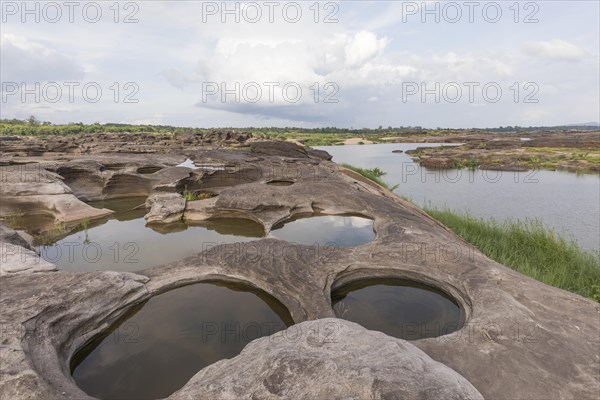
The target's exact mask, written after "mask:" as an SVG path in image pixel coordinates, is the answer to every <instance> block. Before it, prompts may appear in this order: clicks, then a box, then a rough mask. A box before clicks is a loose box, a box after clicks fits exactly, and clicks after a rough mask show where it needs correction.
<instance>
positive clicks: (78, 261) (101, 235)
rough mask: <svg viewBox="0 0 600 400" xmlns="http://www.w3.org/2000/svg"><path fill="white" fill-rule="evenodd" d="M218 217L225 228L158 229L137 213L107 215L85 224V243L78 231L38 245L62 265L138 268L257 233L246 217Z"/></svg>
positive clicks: (244, 239) (68, 267)
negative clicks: (105, 218) (125, 216)
mask: <svg viewBox="0 0 600 400" xmlns="http://www.w3.org/2000/svg"><path fill="white" fill-rule="evenodd" d="M219 223H220V225H221V226H222V227H223V229H224V231H225V232H227V233H228V234H223V233H219V232H216V231H214V230H210V229H207V228H206V227H202V226H189V227H187V229H185V230H183V231H180V232H172V233H167V234H161V233H158V232H156V231H154V230H152V229H151V228H149V227H146V221H145V220H144V219H143V218H137V219H133V220H129V221H118V220H116V219H113V220H109V221H107V222H106V223H104V224H102V225H100V226H96V227H93V228H89V229H88V232H87V241H88V242H87V243H86V233H85V232H84V231H80V232H77V233H74V234H72V235H69V236H67V237H65V238H64V239H61V240H59V241H58V242H57V243H55V244H53V245H50V246H47V247H42V248H41V249H40V251H41V254H42V257H43V258H44V259H46V260H48V261H50V262H53V263H55V264H56V265H58V267H59V268H60V269H62V270H67V271H75V272H87V271H96V270H112V271H138V270H141V269H144V268H148V267H153V266H157V265H160V264H164V263H168V262H173V261H177V260H181V259H183V258H185V257H188V256H191V255H194V254H196V253H200V252H201V251H203V250H206V249H208V248H211V247H212V246H214V245H215V244H221V243H234V242H248V241H251V240H255V239H256V238H257V237H260V236H262V232H261V231H262V227H261V226H259V225H258V224H256V223H254V222H251V221H249V220H241V219H229V220H226V219H224V220H222V221H221V220H220V222H219ZM182 227H183V228H185V226H182ZM242 235H244V236H242ZM248 235H249V236H248Z"/></svg>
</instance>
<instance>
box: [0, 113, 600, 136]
mask: <svg viewBox="0 0 600 400" xmlns="http://www.w3.org/2000/svg"><path fill="white" fill-rule="evenodd" d="M221 129H227V130H232V131H249V132H252V133H261V134H267V135H271V134H272V135H275V136H276V135H286V134H287V135H289V134H294V133H295V134H311V133H314V134H347V135H360V136H365V135H378V136H393V135H402V134H420V133H423V134H426V133H435V132H440V131H441V132H442V133H453V132H454V133H461V132H464V131H474V130H475V131H480V132H494V133H496V132H532V131H541V130H546V131H547V130H578V131H582V130H588V131H589V130H597V129H598V124H590V125H565V126H553V127H547V126H546V127H545V126H529V127H523V126H505V127H503V126H501V127H498V128H483V129H478V128H472V129H448V128H440V127H438V128H437V129H424V128H422V127H421V126H399V127H392V126H388V127H387V128H384V127H383V126H381V125H380V126H379V127H378V128H375V129H371V128H337V127H334V126H328V127H323V128H298V127H291V126H286V127H262V128H256V127H247V128H228V127H223V128H221ZM209 130H210V129H203V128H191V127H178V126H171V125H130V124H121V123H106V124H100V123H94V124H83V123H81V122H70V123H68V124H60V125H54V124H52V123H51V122H49V121H40V120H38V119H37V118H36V117H35V116H33V115H32V116H30V117H29V118H27V119H24V120H21V119H14V118H13V119H0V135H2V136H50V135H77V134H86V133H150V134H160V133H168V134H172V133H178V132H181V133H202V132H206V131H209Z"/></svg>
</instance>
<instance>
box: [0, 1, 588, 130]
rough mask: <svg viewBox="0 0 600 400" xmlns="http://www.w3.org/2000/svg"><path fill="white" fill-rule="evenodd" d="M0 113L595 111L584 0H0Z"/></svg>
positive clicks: (196, 121)
mask: <svg viewBox="0 0 600 400" xmlns="http://www.w3.org/2000/svg"><path fill="white" fill-rule="evenodd" d="M1 13H2V15H1V23H0V28H1V29H0V32H1V47H0V78H1V79H0V80H1V81H2V87H1V97H2V99H1V102H2V103H1V111H0V114H1V115H0V116H1V118H19V119H24V118H27V117H28V116H30V115H34V116H36V117H37V118H38V119H40V120H44V121H51V122H52V123H68V122H84V123H95V122H99V123H108V122H118V123H131V124H147V123H148V124H165V125H176V126H193V127H249V126H255V127H269V126H281V127H284V126H296V127H307V128H312V127H328V126H337V127H344V128H363V127H368V128H377V127H379V126H383V127H388V126H393V127H397V126H422V127H425V128H436V127H444V128H471V127H481V128H484V127H498V126H508V125H512V126H514V125H520V126H539V125H546V126H551V125H564V124H577V123H587V122H598V121H600V63H599V49H600V43H599V41H600V39H599V38H600V27H599V25H600V2H598V1H595V0H594V1H535V2H532V1H519V2H517V1H497V2H489V1H484V2H478V1H472V2H468V1H457V2H452V1H445V2H432V1H417V2H410V1H338V2H336V1H329V2H327V1H325V2H316V1H312V0H309V1H296V2H293V1H292V2H280V1H250V2H238V1H229V2H224V1H122V2H115V1H97V2H87V1H83V2H79V1H73V2H63V1H57V2H26V3H23V2H22V1H2V2H1Z"/></svg>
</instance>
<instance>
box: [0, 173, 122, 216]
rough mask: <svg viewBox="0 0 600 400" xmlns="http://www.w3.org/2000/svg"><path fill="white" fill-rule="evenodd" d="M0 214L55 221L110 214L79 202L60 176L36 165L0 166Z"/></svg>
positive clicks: (107, 211)
mask: <svg viewBox="0 0 600 400" xmlns="http://www.w3.org/2000/svg"><path fill="white" fill-rule="evenodd" d="M0 180H1V181H2V185H1V187H0V195H1V196H2V203H1V204H0V215H3V216H8V215H12V214H14V213H29V214H36V213H39V214H50V215H52V216H54V218H55V219H56V220H58V221H62V222H71V221H78V220H80V219H82V218H90V219H95V218H101V217H104V216H106V215H109V214H111V213H112V211H110V210H105V209H97V208H94V207H91V206H89V205H88V204H85V203H84V202H82V201H81V200H79V199H78V198H77V197H76V196H75V195H73V192H72V191H71V189H70V188H69V187H68V186H67V185H65V183H64V182H63V181H62V178H61V177H60V175H58V174H56V173H53V172H50V171H47V170H46V169H44V168H43V167H42V166H40V165H37V164H25V165H11V166H2V167H0Z"/></svg>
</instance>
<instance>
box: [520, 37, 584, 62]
mask: <svg viewBox="0 0 600 400" xmlns="http://www.w3.org/2000/svg"><path fill="white" fill-rule="evenodd" d="M523 49H524V51H525V52H526V53H528V54H530V55H533V56H537V57H543V58H547V59H549V60H556V61H581V60H584V59H585V58H586V57H589V55H590V54H589V51H587V50H586V49H584V48H583V47H581V46H577V45H576V44H573V43H571V42H568V41H566V40H561V39H552V40H547V41H537V42H527V43H525V45H524V46H523Z"/></svg>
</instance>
